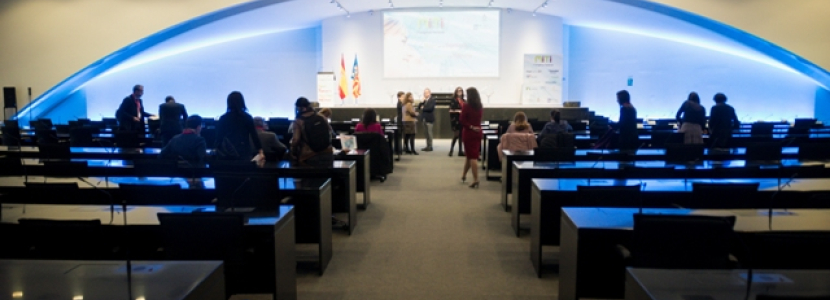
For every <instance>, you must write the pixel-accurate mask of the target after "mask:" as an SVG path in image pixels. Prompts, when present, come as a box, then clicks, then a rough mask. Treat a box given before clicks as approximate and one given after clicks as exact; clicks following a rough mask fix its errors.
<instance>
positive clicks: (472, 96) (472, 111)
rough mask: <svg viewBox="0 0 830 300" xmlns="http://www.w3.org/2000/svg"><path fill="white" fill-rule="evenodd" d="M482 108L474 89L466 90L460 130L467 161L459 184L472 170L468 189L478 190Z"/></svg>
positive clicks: (479, 97) (476, 91) (479, 98)
mask: <svg viewBox="0 0 830 300" xmlns="http://www.w3.org/2000/svg"><path fill="white" fill-rule="evenodd" d="M483 112H484V108H483V107H482V106H481V96H479V94H478V90H477V89H476V88H474V87H471V88H468V89H467V104H466V105H464V107H463V108H461V116H460V118H459V121H460V123H461V130H462V131H463V133H462V134H461V135H462V138H461V142H462V143H463V144H464V152H466V154H467V155H466V157H467V159H466V160H465V161H464V173H462V174H461V182H465V181H466V180H467V171H469V170H470V169H472V170H473V184H471V185H470V188H478V156H479V154H480V153H479V152H480V151H481V138H482V135H481V117H482V115H483Z"/></svg>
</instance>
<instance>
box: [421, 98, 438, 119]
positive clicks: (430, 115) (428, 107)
mask: <svg viewBox="0 0 830 300" xmlns="http://www.w3.org/2000/svg"><path fill="white" fill-rule="evenodd" d="M422 105H423V108H421V119H423V120H424V122H427V123H435V96H430V97H429V99H427V100H426V101H424V102H423V104H422Z"/></svg>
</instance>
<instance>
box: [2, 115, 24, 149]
mask: <svg viewBox="0 0 830 300" xmlns="http://www.w3.org/2000/svg"><path fill="white" fill-rule="evenodd" d="M2 130H3V145H4V146H17V145H21V144H23V141H22V140H21V136H20V127H19V126H18V125H17V121H16V120H6V121H4V123H3V128H2Z"/></svg>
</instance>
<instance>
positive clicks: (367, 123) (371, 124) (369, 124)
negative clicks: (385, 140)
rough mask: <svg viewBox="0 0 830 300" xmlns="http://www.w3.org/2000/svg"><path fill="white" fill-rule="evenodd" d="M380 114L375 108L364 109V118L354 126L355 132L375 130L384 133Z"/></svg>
mask: <svg viewBox="0 0 830 300" xmlns="http://www.w3.org/2000/svg"><path fill="white" fill-rule="evenodd" d="M377 118H378V114H377V113H376V112H375V110H374V109H371V108H367V109H366V110H364V111H363V120H361V121H360V123H358V124H357V126H355V128H354V132H375V133H378V134H380V135H383V127H381V126H380V123H378V120H377Z"/></svg>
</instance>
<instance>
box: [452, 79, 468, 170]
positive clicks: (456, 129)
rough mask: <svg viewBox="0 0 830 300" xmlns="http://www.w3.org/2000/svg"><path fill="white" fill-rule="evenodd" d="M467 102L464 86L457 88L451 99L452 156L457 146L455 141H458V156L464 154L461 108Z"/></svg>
mask: <svg viewBox="0 0 830 300" xmlns="http://www.w3.org/2000/svg"><path fill="white" fill-rule="evenodd" d="M465 103H467V101H466V100H464V89H463V88H462V87H460V86H459V87H457V88H455V92H454V93H453V97H452V100H450V127H451V128H452V132H453V137H452V143H451V144H450V156H452V149H453V148H455V141H459V142H458V156H464V146H462V145H461V142H460V140H461V122H460V121H459V118H460V117H461V108H462V107H464V104H465Z"/></svg>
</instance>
